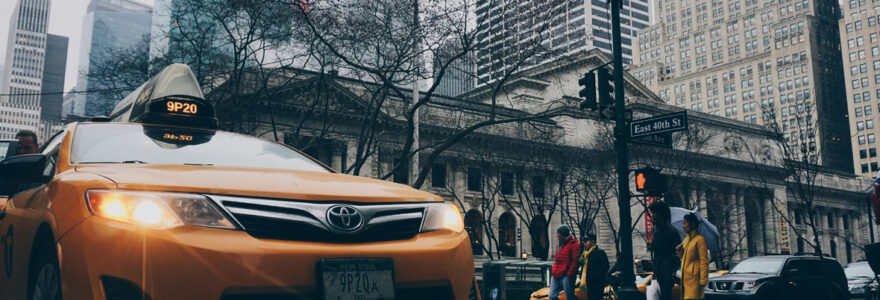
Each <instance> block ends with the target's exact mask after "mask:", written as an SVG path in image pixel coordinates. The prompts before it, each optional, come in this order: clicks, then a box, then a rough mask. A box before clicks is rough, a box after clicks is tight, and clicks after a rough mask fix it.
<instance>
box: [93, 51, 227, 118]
mask: <svg viewBox="0 0 880 300" xmlns="http://www.w3.org/2000/svg"><path fill="white" fill-rule="evenodd" d="M109 119H110V120H112V121H114V122H136V123H152V124H167V125H181V126H186V127H199V128H209V129H215V128H217V118H216V116H215V114H214V108H213V107H212V106H211V105H210V104H209V103H208V102H207V101H205V96H204V95H203V94H202V89H201V87H200V86H199V83H198V80H196V77H195V75H194V74H193V72H192V70H190V68H189V66H187V65H184V64H171V65H169V66H168V67H165V69H163V70H162V71H161V72H159V74H157V75H156V76H154V77H153V78H151V79H150V80H148V81H147V82H146V83H144V84H143V85H141V86H140V87H138V88H137V89H136V90H134V92H132V93H131V94H129V95H128V96H126V97H125V98H123V99H122V101H120V102H119V103H118V104H117V105H116V107H114V108H113V112H111V113H110V117H109Z"/></svg>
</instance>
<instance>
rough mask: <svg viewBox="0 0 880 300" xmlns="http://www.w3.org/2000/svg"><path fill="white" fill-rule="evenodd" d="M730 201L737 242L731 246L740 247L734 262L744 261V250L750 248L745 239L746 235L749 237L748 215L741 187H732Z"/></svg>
mask: <svg viewBox="0 0 880 300" xmlns="http://www.w3.org/2000/svg"><path fill="white" fill-rule="evenodd" d="M730 197H731V199H730V201H731V205H732V206H733V209H732V210H731V211H732V219H733V222H732V223H733V229H734V231H733V232H734V233H735V234H734V235H733V236H734V237H735V238H736V239H735V240H733V241H732V243H731V245H732V246H733V247H738V249H737V250H736V253H735V254H734V256H733V258H734V260H737V261H739V260H742V259H744V258H745V253H743V249H744V248H745V247H748V241H747V238H748V237H746V238H743V236H744V235H747V234H748V232H747V231H746V215H745V208H744V207H743V195H742V190H741V189H740V188H739V187H736V186H734V187H732V188H731V189H730Z"/></svg>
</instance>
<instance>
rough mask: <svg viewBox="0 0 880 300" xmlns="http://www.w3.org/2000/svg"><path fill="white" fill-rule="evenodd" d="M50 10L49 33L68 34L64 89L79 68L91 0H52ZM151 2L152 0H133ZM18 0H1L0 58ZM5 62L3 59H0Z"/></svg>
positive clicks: (0, 57) (68, 88) (71, 83)
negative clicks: (84, 26)
mask: <svg viewBox="0 0 880 300" xmlns="http://www.w3.org/2000/svg"><path fill="white" fill-rule="evenodd" d="M51 1H52V4H51V10H50V12H49V33H51V34H57V35H63V36H66V37H68V38H69V41H68V44H67V69H66V75H65V77H64V90H65V91H69V90H70V89H72V88H73V87H74V86H76V77H77V70H78V69H79V50H80V43H81V42H82V23H83V18H84V17H85V16H86V8H87V7H88V5H89V2H90V1H91V0H51ZM135 1H138V2H141V3H144V4H148V5H153V1H154V0H135ZM17 2H18V1H17V0H0V61H2V60H5V59H6V47H8V45H7V44H8V41H7V38H8V36H9V20H10V19H11V18H12V11H13V10H14V9H15V4H16V3H17ZM0 64H3V65H4V68H5V65H6V62H0Z"/></svg>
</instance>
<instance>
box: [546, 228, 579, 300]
mask: <svg viewBox="0 0 880 300" xmlns="http://www.w3.org/2000/svg"><path fill="white" fill-rule="evenodd" d="M556 239H557V240H558V241H559V244H558V245H557V246H556V255H555V258H554V260H553V268H552V269H551V273H552V274H551V275H553V276H552V277H553V278H551V279H550V299H551V300H558V299H559V293H560V292H562V291H565V298H566V299H568V300H571V299H577V296H575V294H574V280H575V276H576V274H577V265H578V257H579V256H580V254H581V246H580V243H578V241H577V239H575V238H574V236H572V235H571V228H569V227H568V226H566V225H561V226H559V228H557V229H556Z"/></svg>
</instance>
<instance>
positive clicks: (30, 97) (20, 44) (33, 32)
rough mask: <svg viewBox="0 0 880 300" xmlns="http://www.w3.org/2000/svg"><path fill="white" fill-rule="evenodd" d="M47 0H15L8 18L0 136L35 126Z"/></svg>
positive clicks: (41, 70)
mask: <svg viewBox="0 0 880 300" xmlns="http://www.w3.org/2000/svg"><path fill="white" fill-rule="evenodd" d="M49 8H50V2H49V0H18V2H16V4H15V9H14V11H13V12H12V18H11V19H10V21H9V39H8V40H7V44H6V47H7V48H6V61H5V63H6V68H5V70H4V72H3V79H2V81H0V93H3V94H6V96H5V97H0V138H12V137H14V136H15V133H17V132H18V131H19V130H22V129H29V130H34V131H36V130H37V127H38V126H39V122H40V94H41V92H42V85H43V67H44V63H45V62H44V60H45V55H46V40H47V35H46V29H47V28H48V25H49Z"/></svg>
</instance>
